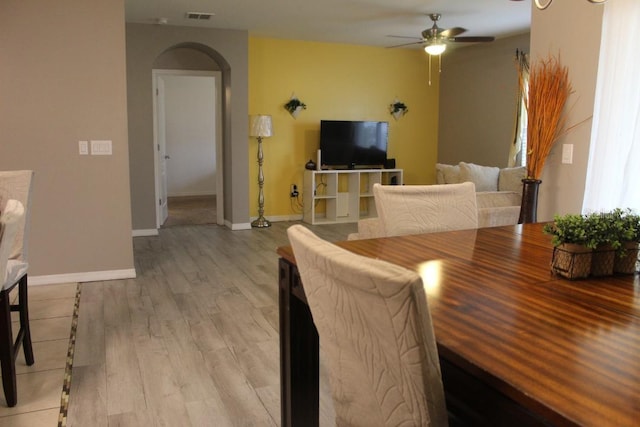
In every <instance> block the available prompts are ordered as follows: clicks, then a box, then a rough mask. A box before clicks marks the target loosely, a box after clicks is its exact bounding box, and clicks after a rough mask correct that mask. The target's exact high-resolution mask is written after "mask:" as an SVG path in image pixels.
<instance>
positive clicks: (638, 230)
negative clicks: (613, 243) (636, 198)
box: [611, 208, 640, 242]
mask: <svg viewBox="0 0 640 427" xmlns="http://www.w3.org/2000/svg"><path fill="white" fill-rule="evenodd" d="M611 216H612V217H613V220H614V231H615V233H616V234H617V237H618V240H619V241H620V242H640V215H637V214H635V213H633V211H632V210H631V209H630V208H627V209H624V210H623V209H620V208H616V209H614V210H613V211H611Z"/></svg>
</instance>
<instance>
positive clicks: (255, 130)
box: [250, 115, 273, 228]
mask: <svg viewBox="0 0 640 427" xmlns="http://www.w3.org/2000/svg"><path fill="white" fill-rule="evenodd" d="M250 135H251V136H255V137H257V138H258V187H259V188H260V189H259V192H258V219H256V220H255V221H253V222H252V223H251V226H252V227H257V228H265V227H271V223H270V222H269V221H267V219H266V218H265V217H264V192H263V190H262V187H263V186H264V174H263V173H262V159H263V156H262V138H268V137H270V136H272V135H273V125H272V123H271V116H264V115H258V116H251V132H250Z"/></svg>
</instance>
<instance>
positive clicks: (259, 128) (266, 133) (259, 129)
mask: <svg viewBox="0 0 640 427" xmlns="http://www.w3.org/2000/svg"><path fill="white" fill-rule="evenodd" d="M249 134H250V136H259V137H262V138H267V137H270V136H272V135H273V125H272V124H271V116H266V115H257V116H251V129H250V130H249Z"/></svg>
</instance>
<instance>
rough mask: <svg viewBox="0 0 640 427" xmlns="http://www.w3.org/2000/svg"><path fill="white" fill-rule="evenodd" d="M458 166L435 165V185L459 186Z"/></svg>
mask: <svg viewBox="0 0 640 427" xmlns="http://www.w3.org/2000/svg"><path fill="white" fill-rule="evenodd" d="M461 182H462V181H461V180H460V166H459V165H447V164H444V163H436V184H460V183H461Z"/></svg>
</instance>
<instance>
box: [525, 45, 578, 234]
mask: <svg viewBox="0 0 640 427" xmlns="http://www.w3.org/2000/svg"><path fill="white" fill-rule="evenodd" d="M520 83H521V84H524V80H522V81H521V82H520ZM571 91H572V89H571V83H570V81H569V70H568V68H567V67H566V66H563V65H562V64H561V63H560V59H559V58H556V57H554V56H551V55H549V56H548V57H547V58H546V59H544V58H543V59H540V60H538V61H536V62H534V63H533V64H532V65H531V69H530V72H529V80H528V88H523V92H524V93H527V94H528V95H527V97H526V104H525V105H526V107H527V122H528V124H527V176H526V178H524V179H523V180H522V184H523V191H522V203H521V205H520V206H521V208H520V219H519V221H518V222H519V223H528V222H536V221H537V216H538V215H537V209H538V189H539V187H540V184H541V183H542V180H541V179H540V178H541V176H542V168H543V166H544V164H545V162H546V160H547V157H548V156H549V153H550V152H551V149H552V148H553V146H554V144H555V143H556V141H557V140H558V139H559V138H560V137H561V136H562V135H563V134H564V133H565V132H566V131H567V129H566V123H565V122H566V114H565V113H564V107H565V104H566V102H567V99H568V98H569V95H570V94H571Z"/></svg>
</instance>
